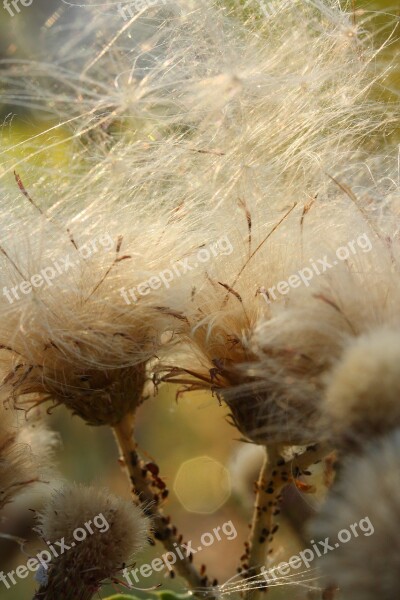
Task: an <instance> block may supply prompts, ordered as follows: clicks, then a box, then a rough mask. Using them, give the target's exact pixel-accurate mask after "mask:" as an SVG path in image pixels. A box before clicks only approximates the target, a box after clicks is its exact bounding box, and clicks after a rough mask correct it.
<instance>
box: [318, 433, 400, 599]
mask: <svg viewBox="0 0 400 600" xmlns="http://www.w3.org/2000/svg"><path fill="white" fill-rule="evenodd" d="M399 456H400V430H397V431H394V432H392V433H391V434H389V435H387V436H386V437H385V438H382V439H381V440H379V441H378V442H374V443H372V444H370V445H369V446H368V447H367V448H365V453H364V455H363V456H353V457H351V459H348V460H347V461H346V463H345V466H344V467H343V470H341V472H340V474H339V481H338V482H337V484H336V485H335V486H334V489H333V490H332V491H331V493H330V495H329V496H328V499H327V501H326V502H325V504H324V506H323V508H322V510H321V513H320V514H319V515H318V516H317V518H316V520H315V522H314V523H313V524H312V535H313V537H314V536H317V537H320V538H321V539H325V538H326V537H327V536H329V539H330V541H331V543H332V542H333V541H334V540H336V539H337V538H338V534H339V533H340V532H341V530H342V529H346V530H347V532H349V531H350V527H351V526H354V527H355V532H356V534H357V535H355V534H354V535H352V538H351V539H350V540H349V541H348V542H347V543H340V544H339V545H338V547H337V548H334V549H333V550H332V551H330V552H329V553H328V554H327V555H326V556H323V557H322V558H321V559H320V561H319V566H320V567H321V570H322V572H323V574H324V575H325V578H326V579H327V580H328V582H329V583H333V584H336V585H337V586H339V588H340V597H341V598H343V600H375V599H376V598H380V599H382V600H393V598H396V597H397V595H398V590H399V585H400V571H399V562H400V542H399V535H398V530H397V527H396V524H397V523H398V522H399V519H400V477H399V475H400V472H399V470H400V464H399ZM352 531H353V532H354V529H353V530H352ZM343 539H348V536H347V535H344V536H343Z"/></svg>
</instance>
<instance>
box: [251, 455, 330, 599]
mask: <svg viewBox="0 0 400 600" xmlns="http://www.w3.org/2000/svg"><path fill="white" fill-rule="evenodd" d="M331 451H332V448H331V447H330V446H328V445H315V446H310V447H309V448H307V450H306V451H305V452H304V453H303V454H300V455H298V456H295V457H294V458H293V459H291V460H289V461H287V462H285V461H284V460H283V459H282V458H281V456H280V454H279V453H278V451H277V448H276V446H272V447H271V446H270V447H267V448H266V453H265V460H264V463H263V466H262V467H261V471H260V476H259V480H258V482H257V494H256V502H255V507H254V513H253V520H252V524H251V531H250V537H249V543H248V547H247V554H246V564H245V565H244V570H245V574H244V577H246V578H249V577H254V576H255V575H258V574H260V575H261V574H262V573H263V567H265V564H266V559H267V556H268V552H269V550H270V545H271V543H272V541H273V539H274V535H275V533H276V532H277V530H278V525H276V524H274V521H275V519H274V517H275V515H276V514H278V513H279V508H278V504H279V500H280V497H281V494H282V491H283V489H284V488H285V487H286V486H287V485H289V483H291V482H292V481H293V477H296V472H298V473H301V471H302V470H304V469H307V468H308V467H309V466H310V465H312V464H314V463H316V462H318V461H319V460H321V459H322V458H324V457H325V456H326V455H327V454H329V453H330V452H331ZM271 578H272V576H271ZM259 579H260V578H257V579H253V580H251V581H254V584H252V583H249V587H248V589H247V590H246V593H245V596H244V597H245V600H250V599H251V600H260V599H261V598H262V595H263V593H265V592H266V591H268V584H267V578H266V579H265V585H260V581H259ZM253 586H254V587H253Z"/></svg>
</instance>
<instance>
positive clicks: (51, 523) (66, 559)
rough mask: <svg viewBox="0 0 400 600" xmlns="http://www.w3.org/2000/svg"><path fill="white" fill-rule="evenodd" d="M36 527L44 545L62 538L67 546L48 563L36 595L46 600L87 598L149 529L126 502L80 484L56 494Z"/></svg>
mask: <svg viewBox="0 0 400 600" xmlns="http://www.w3.org/2000/svg"><path fill="white" fill-rule="evenodd" d="M39 524H40V527H39V529H40V533H41V536H42V537H43V539H44V540H45V541H46V542H50V543H54V542H56V541H58V540H61V539H64V541H65V544H66V545H67V546H68V547H69V549H66V550H65V552H63V553H61V554H60V555H59V556H58V557H52V561H51V563H50V564H49V565H48V573H47V583H46V584H44V585H42V587H41V589H40V590H39V591H38V592H37V596H36V597H37V598H44V599H47V600H50V599H53V598H61V597H62V598H64V599H65V600H75V599H77V598H80V599H82V600H86V599H90V598H91V597H92V595H93V594H94V593H95V592H96V591H97V590H98V589H99V587H100V585H101V583H102V582H103V581H104V580H106V579H110V578H113V577H115V576H116V575H117V573H118V571H119V570H120V569H121V568H123V566H124V565H125V564H127V563H129V560H130V559H131V558H132V556H133V555H134V554H136V553H137V552H139V551H140V550H141V549H142V548H143V546H144V545H145V543H146V539H147V536H148V529H149V521H148V519H147V518H146V517H144V516H143V514H142V512H141V510H140V509H139V508H137V507H136V506H134V505H133V504H132V503H130V502H127V501H125V500H122V499H120V498H117V497H116V496H113V495H112V494H110V493H109V492H108V491H107V490H105V489H96V488H94V487H84V486H81V485H68V486H65V487H64V488H62V489H61V490H59V491H57V492H56V493H55V494H54V496H53V498H52V500H51V502H49V504H48V505H47V507H46V508H45V509H44V511H43V512H42V513H41V514H40V515H39ZM88 524H89V525H88ZM82 530H83V531H86V535H85V536H84V535H83V534H82ZM78 532H79V535H78ZM80 539H81V540H82V541H79V540H80Z"/></svg>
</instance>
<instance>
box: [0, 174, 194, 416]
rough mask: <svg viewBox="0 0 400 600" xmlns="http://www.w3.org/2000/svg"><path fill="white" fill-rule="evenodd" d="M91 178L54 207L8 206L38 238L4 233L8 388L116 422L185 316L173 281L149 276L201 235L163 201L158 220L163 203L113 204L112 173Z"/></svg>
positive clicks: (20, 396) (1, 300) (0, 354)
mask: <svg viewBox="0 0 400 600" xmlns="http://www.w3.org/2000/svg"><path fill="white" fill-rule="evenodd" d="M89 181H90V183H91V184H92V185H91V187H90V191H88V192H87V193H86V192H85V191H84V190H83V191H82V193H81V196H79V197H78V198H76V197H75V190H73V189H72V190H71V189H69V190H65V192H66V197H65V198H64V201H65V204H64V202H63V204H62V205H61V207H60V206H58V205H55V206H54V207H53V208H52V209H49V210H48V211H47V212H46V213H45V214H43V213H44V210H43V209H42V208H40V207H39V209H37V207H36V208H35V207H32V206H30V205H29V204H28V205H27V206H24V205H22V206H21V202H19V205H18V204H17V209H14V210H13V211H12V212H11V211H10V212H11V214H10V215H8V219H9V220H10V221H9V222H11V219H10V217H11V218H13V219H16V220H17V221H20V222H21V223H23V225H24V226H23V230H24V232H25V233H26V231H29V244H27V243H26V241H24V239H23V236H22V235H20V234H18V233H15V232H13V231H11V230H10V229H11V228H10V227H9V228H8V230H7V229H6V231H5V232H4V233H3V239H2V240H1V248H2V249H3V250H2V252H3V259H2V266H3V268H2V273H1V276H0V278H1V280H2V283H1V286H0V288H1V289H2V290H3V294H2V296H1V297H0V305H1V309H2V311H3V315H4V326H3V327H2V330H1V332H0V344H1V348H2V350H1V351H0V359H1V361H2V364H3V366H4V368H5V370H6V372H7V374H6V376H5V378H4V386H3V389H4V391H5V392H8V393H10V394H11V395H12V396H13V398H14V399H16V400H17V401H18V402H19V404H20V405H22V404H24V405H30V404H32V403H38V402H43V401H46V400H50V401H51V402H52V403H53V404H54V405H56V404H64V405H66V406H67V407H68V408H69V409H71V410H72V411H73V412H74V413H75V414H78V415H79V416H80V417H82V418H83V419H84V420H85V421H86V422H87V423H90V424H92V425H103V424H109V425H114V424H116V423H118V422H119V421H120V420H121V419H122V418H123V416H124V415H125V414H127V413H128V412H133V411H134V409H135V408H136V407H137V406H138V404H139V403H140V402H141V401H142V398H143V394H144V391H143V387H144V385H145V382H146V363H147V361H148V360H150V359H151V358H153V357H154V356H155V355H156V353H157V351H158V349H159V347H160V346H161V344H162V343H164V342H163V341H162V340H164V341H165V339H166V338H165V336H164V338H163V335H164V333H165V332H167V331H169V332H173V331H174V330H175V329H178V328H179V326H180V324H181V322H182V317H181V316H180V314H179V311H178V310H175V309H174V302H175V303H176V301H175V300H174V294H173V293H170V295H169V296H167V295H166V292H167V286H166V285H165V286H164V285H163V284H162V281H161V280H159V285H158V287H156V288H154V289H152V288H150V286H149V284H146V283H145V282H146V281H148V280H149V279H150V278H151V276H153V275H154V276H157V275H158V274H159V273H160V272H162V271H163V269H165V268H167V267H169V266H170V260H171V258H170V257H174V256H176V260H179V259H180V258H182V256H185V254H186V252H188V248H189V246H190V245H191V244H195V243H196V242H195V241H194V240H195V239H196V237H195V236H194V237H187V236H185V235H184V233H185V230H184V228H183V224H181V223H180V221H179V220H178V219H174V212H173V211H172V214H171V211H169V210H167V209H160V210H159V211H158V222H157V223H155V222H154V218H153V212H152V211H153V209H155V207H154V206H152V205H148V206H146V207H144V206H143V205H142V206H139V205H136V206H135V209H134V210H133V209H132V207H131V205H130V203H124V200H123V198H121V197H120V196H119V193H118V197H117V198H116V200H119V205H118V203H117V202H115V204H114V203H111V204H108V199H109V198H108V194H109V192H108V190H107V189H104V187H103V184H104V181H103V180H102V181H101V182H97V177H94V180H92V178H91V177H89ZM96 182H97V183H96ZM19 184H20V187H22V185H23V184H22V182H21V180H20V179H19ZM22 190H23V192H24V195H26V194H28V192H27V190H26V189H25V188H22ZM68 192H69V194H71V197H70V196H68ZM93 192H94V193H95V195H96V193H97V198H96V201H95V202H93V201H92V200H91V194H92V193H93ZM22 200H23V201H24V200H25V199H24V198H23V197H22ZM33 202H34V201H33V200H32V201H31V204H32V203H33ZM25 203H26V200H25ZM74 208H76V213H75V214H74ZM38 213H42V214H38ZM110 214H111V215H112V219H111V220H110V217H109V215H110ZM71 222H72V223H71ZM142 292H143V293H142ZM135 294H136V295H135ZM169 337H171V335H170V336H169ZM32 394H33V395H34V396H32Z"/></svg>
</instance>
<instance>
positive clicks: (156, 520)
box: [113, 414, 209, 596]
mask: <svg viewBox="0 0 400 600" xmlns="http://www.w3.org/2000/svg"><path fill="white" fill-rule="evenodd" d="M134 423H135V418H134V415H132V414H129V415H127V416H125V417H124V418H123V419H122V421H120V423H119V424H118V425H116V426H115V427H114V428H113V430H114V434H115V438H116V440H117V444H118V447H119V449H120V452H121V465H122V466H123V467H124V469H125V471H126V473H127V475H128V477H129V480H130V482H131V485H132V494H133V496H134V498H135V501H136V502H137V503H138V504H139V505H140V506H141V507H142V509H143V511H144V513H145V514H146V515H147V516H148V517H149V518H150V519H151V525H152V530H153V532H154V537H155V538H156V539H157V540H159V541H160V542H161V543H162V544H163V545H164V547H165V549H166V550H167V551H168V552H172V553H173V555H174V556H175V555H176V548H177V546H180V545H181V543H182V540H181V539H179V536H178V534H177V532H176V528H175V527H172V526H171V524H170V520H169V518H168V517H166V516H164V515H163V512H162V509H161V508H160V506H159V504H160V495H159V494H158V493H157V492H156V491H153V489H152V487H154V481H152V479H151V478H150V477H149V476H148V475H147V472H146V469H145V465H144V463H143V461H142V460H141V459H140V457H139V455H138V453H137V444H136V442H135V439H134ZM174 544H176V546H174ZM182 553H183V554H184V558H183V559H178V560H177V561H176V563H175V568H176V571H177V572H178V573H179V575H180V576H181V577H183V578H184V579H185V580H186V582H187V583H188V585H189V586H190V588H191V589H192V590H193V591H194V593H195V594H196V590H198V589H199V588H204V587H207V586H209V583H208V581H207V578H205V577H202V576H201V575H200V573H199V572H198V571H197V569H196V568H195V567H194V565H193V564H192V554H190V555H189V556H186V552H185V551H183V552H182ZM197 595H198V596H204V595H205V594H204V593H203V594H202V593H201V592H197ZM207 596H209V594H208V593H207Z"/></svg>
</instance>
